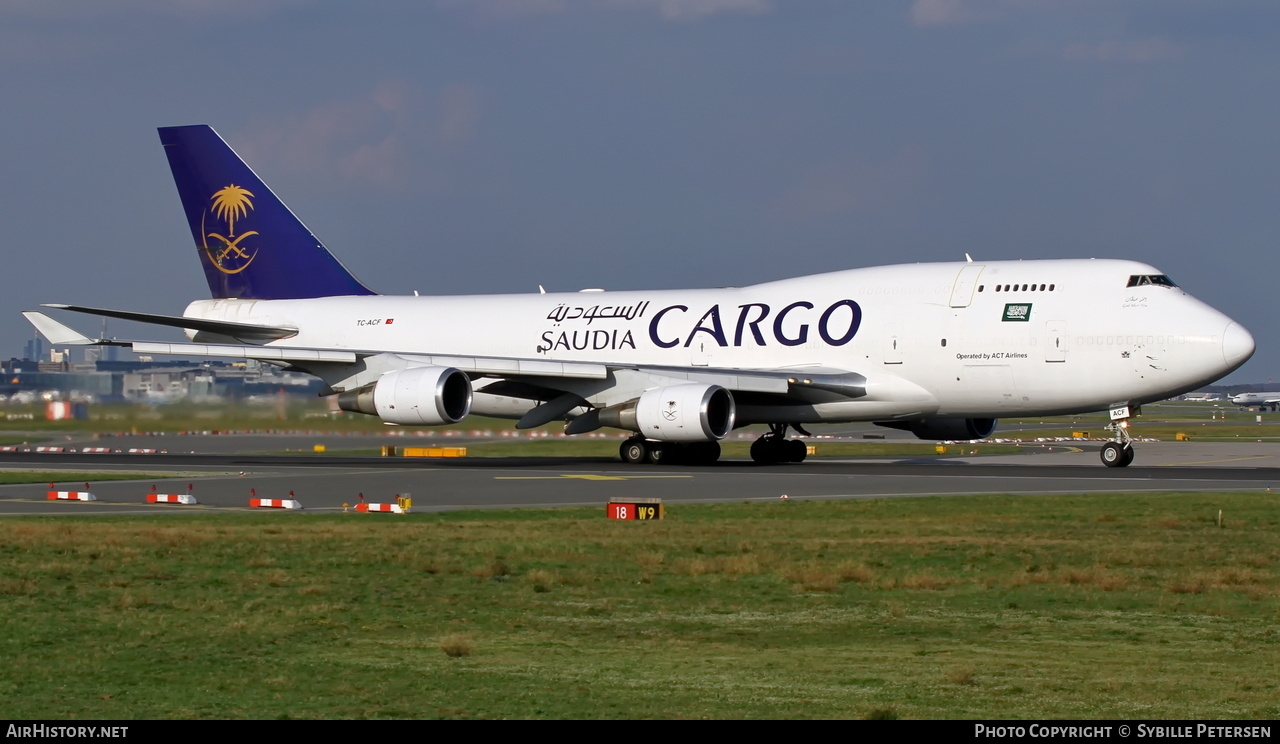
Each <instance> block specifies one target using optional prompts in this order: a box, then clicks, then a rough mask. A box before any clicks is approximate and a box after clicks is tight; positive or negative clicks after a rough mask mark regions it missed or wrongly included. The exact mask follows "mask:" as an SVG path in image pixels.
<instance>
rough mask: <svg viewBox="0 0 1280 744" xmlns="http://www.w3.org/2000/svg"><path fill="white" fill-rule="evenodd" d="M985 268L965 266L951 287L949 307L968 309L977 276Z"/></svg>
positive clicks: (976, 282) (982, 266)
mask: <svg viewBox="0 0 1280 744" xmlns="http://www.w3.org/2000/svg"><path fill="white" fill-rule="evenodd" d="M985 268H987V267H986V266H984V265H980V264H979V265H975V264H965V267H964V268H963V269H960V273H959V274H957V275H956V282H955V284H954V285H952V287H951V307H969V303H971V302H973V290H974V287H975V286H977V284H978V275H979V274H981V273H982V270H983V269H985Z"/></svg>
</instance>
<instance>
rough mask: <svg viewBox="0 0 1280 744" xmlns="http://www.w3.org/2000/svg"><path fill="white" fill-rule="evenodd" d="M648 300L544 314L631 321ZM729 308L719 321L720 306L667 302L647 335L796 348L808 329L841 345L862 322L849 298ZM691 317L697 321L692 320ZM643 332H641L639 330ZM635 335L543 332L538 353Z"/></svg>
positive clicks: (677, 341) (615, 342) (681, 342)
mask: <svg viewBox="0 0 1280 744" xmlns="http://www.w3.org/2000/svg"><path fill="white" fill-rule="evenodd" d="M648 306H649V302H647V301H646V302H642V303H640V304H638V305H633V306H628V307H613V306H609V305H606V306H603V307H601V306H598V305H597V306H595V307H591V308H587V307H573V306H568V305H558V306H557V307H556V308H555V309H554V310H552V311H551V313H550V314H549V315H547V319H548V320H552V321H555V323H556V325H559V324H560V323H561V322H564V321H568V320H579V319H581V318H587V323H588V324H590V323H591V322H592V321H594V320H600V319H621V320H627V321H630V320H634V319H636V318H641V317H644V315H645V312H646V311H647V309H648ZM734 313H735V310H734V308H733V307H732V306H731V307H730V308H729V309H728V310H727V314H726V315H725V316H724V317H723V319H722V313H721V308H720V305H719V304H716V305H712V306H710V307H709V308H707V310H706V311H704V312H702V313H701V314H699V313H698V311H697V310H692V311H691V310H690V309H689V306H688V305H668V306H667V307H664V308H662V309H661V310H658V311H657V312H656V313H654V314H653V316H652V318H651V319H650V320H649V327H648V336H649V340H650V341H651V342H652V343H653V345H654V346H656V347H658V348H660V349H670V348H673V347H676V346H684V347H690V346H693V344H694V342H695V341H703V342H704V343H714V344H715V345H717V346H720V347H725V348H727V347H730V346H733V347H742V346H753V345H754V346H771V345H774V344H777V345H781V346H801V345H803V344H806V343H808V342H809V340H810V335H811V333H816V335H817V338H818V339H821V341H822V342H823V343H825V344H826V345H828V346H844V345H845V344H847V343H849V342H850V341H852V340H853V337H854V336H856V335H857V333H858V328H859V327H860V326H861V325H862V308H861V307H859V305H858V303H857V302H854V301H853V300H837V301H835V302H833V303H831V304H830V305H828V306H827V307H826V308H824V309H821V310H819V308H818V306H816V305H814V304H813V303H812V302H807V301H805V300H800V301H797V302H792V303H790V304H788V305H785V306H783V307H782V308H781V309H779V310H778V311H777V312H776V313H774V311H773V308H772V307H771V306H770V305H768V304H766V303H763V302H749V303H746V304H743V305H738V306H737V307H736V317H735V316H734ZM695 318H696V321H695V320H694V319H695ZM641 333H643V331H641ZM635 348H636V342H635V337H634V336H633V335H632V330H631V329H628V328H622V329H614V330H608V331H606V330H603V329H595V330H574V331H563V330H548V331H544V332H543V333H542V337H541V339H540V343H539V344H538V353H540V354H543V353H546V352H548V351H585V350H594V351H601V350H606V349H608V350H616V349H635Z"/></svg>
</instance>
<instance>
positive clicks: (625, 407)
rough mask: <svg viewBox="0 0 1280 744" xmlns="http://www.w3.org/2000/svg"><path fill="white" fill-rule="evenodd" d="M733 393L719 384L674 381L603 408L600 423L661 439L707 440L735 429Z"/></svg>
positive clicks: (674, 440) (665, 440)
mask: <svg viewBox="0 0 1280 744" xmlns="http://www.w3.org/2000/svg"><path fill="white" fill-rule="evenodd" d="M736 412H737V409H736V408H735V406H734V403H733V394H732V393H730V392H729V391H728V390H726V389H725V388H722V387H720V386H719V385H702V384H698V383H692V382H691V383H689V384H687V385H671V386H669V387H663V388H654V389H653V390H649V391H646V392H645V393H644V394H643V395H641V396H640V397H639V398H636V399H635V400H632V401H628V402H626V403H622V404H620V405H616V406H611V407H609V408H605V409H602V410H601V411H600V424H601V425H602V426H614V427H617V428H619V429H630V430H631V431H638V432H640V433H641V434H643V435H644V436H645V437H646V438H648V439H656V440H658V441H661V442H705V441H714V440H717V439H724V438H725V437H726V436H728V435H729V432H731V431H733V421H734V417H735V415H736Z"/></svg>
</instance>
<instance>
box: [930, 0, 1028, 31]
mask: <svg viewBox="0 0 1280 744" xmlns="http://www.w3.org/2000/svg"><path fill="white" fill-rule="evenodd" d="M1011 2H1012V0H916V1H915V2H914V3H912V4H911V23H912V25H915V26H959V25H963V24H966V23H973V22H975V21H988V20H992V19H994V18H996V17H997V16H999V15H1000V11H1001V10H1002V9H1003V8H1001V7H997V6H1005V5H1009V4H1011Z"/></svg>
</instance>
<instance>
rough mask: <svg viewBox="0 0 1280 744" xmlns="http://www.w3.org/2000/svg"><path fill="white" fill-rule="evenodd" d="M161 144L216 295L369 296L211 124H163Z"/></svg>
mask: <svg viewBox="0 0 1280 744" xmlns="http://www.w3.org/2000/svg"><path fill="white" fill-rule="evenodd" d="M160 142H161V144H163V145H164V151H165V155H166V156H168V158H169V168H170V169H171V170H172V171H173V180H174V182H175V183H176V184H177V187H178V196H179V197H181V199H182V208H183V210H184V211H186V213H187V223H188V224H189V225H190V226H191V235H192V237H193V238H194V239H195V242H196V250H197V251H198V252H199V254H200V264H201V266H202V267H203V268H204V274H205V278H206V279H207V280H208V281H209V291H210V292H211V293H212V294H213V296H214V297H215V298H243V299H254V300H294V299H304V298H311V297H333V296H342V295H371V294H375V293H374V292H373V291H371V290H369V289H368V288H367V287H365V286H364V285H363V284H361V283H360V280H358V279H356V278H355V277H354V276H353V275H352V274H351V272H349V271H347V269H346V268H345V267H344V266H343V265H342V264H341V263H340V262H339V261H338V259H336V258H334V256H333V254H332V253H330V252H329V251H328V249H327V248H325V247H324V245H323V244H322V243H321V242H320V241H319V240H317V239H316V237H315V236H314V235H312V234H311V231H310V230H309V229H307V226H306V225H304V224H302V222H301V221H300V220H299V219H298V218H297V217H295V216H294V214H293V212H291V211H290V210H289V208H288V207H286V206H285V205H284V203H283V202H281V201H280V199H278V198H277V197H276V195H275V194H273V193H272V192H271V189H269V188H267V185H266V184H265V183H263V182H262V180H261V179H260V178H258V176H257V175H256V174H255V173H254V172H253V170H252V169H250V168H249V166H248V165H245V162H244V161H243V160H241V159H240V156H239V155H236V153H235V151H234V150H232V149H231V148H230V147H229V146H228V145H227V143H226V142H224V141H223V139H222V138H221V137H219V136H218V133H217V132H215V131H213V129H212V128H210V127H208V126H205V125H203V124H201V125H195V126H186V127H162V128H161V129H160Z"/></svg>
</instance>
